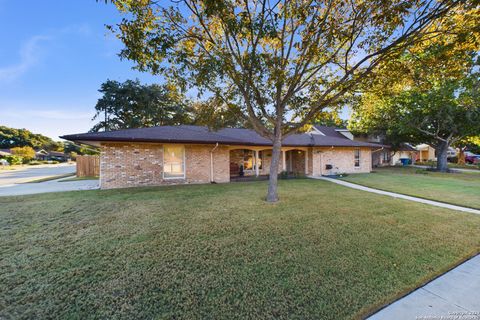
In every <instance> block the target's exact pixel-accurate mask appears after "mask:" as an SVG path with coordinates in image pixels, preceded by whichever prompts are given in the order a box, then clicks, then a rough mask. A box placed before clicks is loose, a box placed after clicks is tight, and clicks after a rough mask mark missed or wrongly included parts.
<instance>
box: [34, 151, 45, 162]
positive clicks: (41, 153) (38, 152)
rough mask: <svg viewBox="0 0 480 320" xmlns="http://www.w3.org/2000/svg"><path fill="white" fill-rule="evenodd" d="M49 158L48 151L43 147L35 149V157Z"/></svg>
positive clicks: (38, 158) (40, 158)
mask: <svg viewBox="0 0 480 320" xmlns="http://www.w3.org/2000/svg"><path fill="white" fill-rule="evenodd" d="M47 158H48V151H45V150H43V149H40V150H37V151H35V159H37V160H47Z"/></svg>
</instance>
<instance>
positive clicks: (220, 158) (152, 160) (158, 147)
mask: <svg viewBox="0 0 480 320" xmlns="http://www.w3.org/2000/svg"><path fill="white" fill-rule="evenodd" d="M213 148H214V145H185V179H163V145H162V144H148V143H105V144H102V152H101V156H100V186H101V188H102V189H111V188H125V187H136V186H152V185H163V184H180V183H209V182H210V163H211V161H210V150H212V149H213ZM213 155H214V157H213V166H214V181H215V182H228V181H230V176H229V170H230V168H229V152H228V149H227V148H226V147H223V146H219V147H218V148H217V149H216V150H215V151H214V153H213Z"/></svg>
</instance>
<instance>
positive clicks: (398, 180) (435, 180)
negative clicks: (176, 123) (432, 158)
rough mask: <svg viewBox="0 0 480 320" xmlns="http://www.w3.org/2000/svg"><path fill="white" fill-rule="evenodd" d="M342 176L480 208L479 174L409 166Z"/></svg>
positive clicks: (427, 197)
mask: <svg viewBox="0 0 480 320" xmlns="http://www.w3.org/2000/svg"><path fill="white" fill-rule="evenodd" d="M342 179H343V180H346V181H349V182H353V183H357V184H361V185H363V186H367V187H372V188H377V189H381V190H385V191H392V192H398V193H402V194H406V195H409V196H415V197H420V198H425V199H430V200H436V201H440V202H446V203H450V204H456V205H460V206H465V207H471V208H475V209H480V173H475V172H462V173H440V172H432V171H426V170H424V169H419V168H412V167H388V168H376V169H375V171H374V172H373V173H360V174H352V175H348V176H346V177H344V178H342Z"/></svg>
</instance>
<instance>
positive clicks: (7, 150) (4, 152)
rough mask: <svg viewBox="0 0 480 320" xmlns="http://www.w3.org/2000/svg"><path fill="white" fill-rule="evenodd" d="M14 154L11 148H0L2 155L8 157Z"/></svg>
mask: <svg viewBox="0 0 480 320" xmlns="http://www.w3.org/2000/svg"><path fill="white" fill-rule="evenodd" d="M11 155H12V151H10V149H0V157H8V156H11Z"/></svg>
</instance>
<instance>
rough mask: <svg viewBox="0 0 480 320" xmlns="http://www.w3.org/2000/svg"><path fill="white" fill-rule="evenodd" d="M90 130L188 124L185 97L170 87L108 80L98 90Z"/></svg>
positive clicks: (167, 85) (132, 81)
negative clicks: (92, 125)
mask: <svg viewBox="0 0 480 320" xmlns="http://www.w3.org/2000/svg"><path fill="white" fill-rule="evenodd" d="M99 92H101V93H102V94H103V96H102V97H101V98H100V99H99V100H98V102H97V104H96V105H95V110H96V114H95V116H94V118H93V120H100V121H99V122H98V123H97V124H95V125H94V127H93V128H92V129H91V131H100V130H102V129H103V130H105V129H107V130H118V129H128V128H140V127H151V126H158V125H178V124H183V123H188V122H190V121H191V115H190V114H189V109H188V104H187V101H186V98H185V96H184V95H183V94H181V93H180V92H179V91H178V90H177V89H176V88H175V86H173V85H169V84H163V85H158V84H150V85H145V84H141V83H140V81H139V80H138V79H137V80H127V81H125V82H118V81H114V80H107V81H106V82H105V83H103V84H102V85H101V88H100V90H99Z"/></svg>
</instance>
